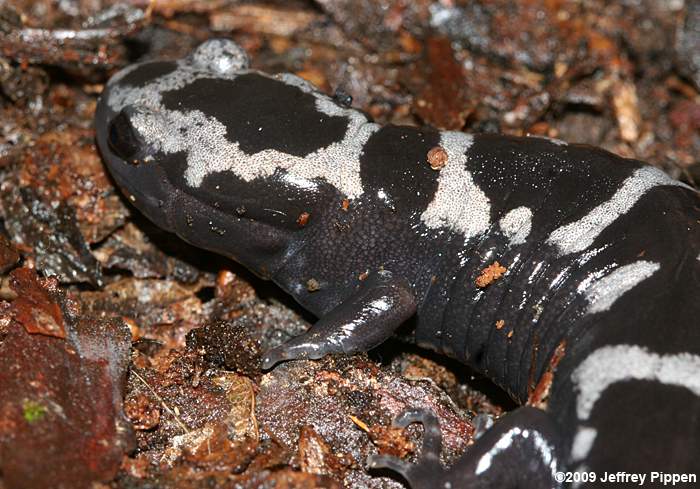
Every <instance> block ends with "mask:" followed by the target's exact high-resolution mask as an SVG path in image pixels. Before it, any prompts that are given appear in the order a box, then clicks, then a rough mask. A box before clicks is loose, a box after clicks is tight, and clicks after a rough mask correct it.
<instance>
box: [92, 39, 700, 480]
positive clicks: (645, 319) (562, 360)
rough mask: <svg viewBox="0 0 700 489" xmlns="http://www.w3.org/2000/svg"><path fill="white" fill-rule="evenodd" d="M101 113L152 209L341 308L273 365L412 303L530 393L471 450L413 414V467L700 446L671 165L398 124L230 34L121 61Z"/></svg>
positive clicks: (691, 231)
mask: <svg viewBox="0 0 700 489" xmlns="http://www.w3.org/2000/svg"><path fill="white" fill-rule="evenodd" d="M96 128H97V142H98V145H99V148H100V150H101V152H102V155H103V157H104V160H105V162H106V164H107V166H108V167H109V170H110V171H111V173H112V175H113V176H114V179H115V180H116V182H117V183H118V185H119V186H120V187H121V188H122V189H123V190H124V192H125V193H126V194H127V195H128V196H129V197H130V199H131V200H132V201H133V203H134V205H135V206H136V207H137V208H139V209H140V210H141V211H142V212H144V213H145V214H146V215H147V216H148V217H149V218H150V219H152V220H153V221H154V222H156V223H157V224H158V225H159V226H161V227H163V228H164V229H167V230H169V231H172V232H174V233H176V234H177V235H178V236H180V237H181V238H183V239H184V240H186V241H188V242H190V243H192V244H194V245H196V246H200V247H202V248H206V249H208V250H213V251H215V252H218V253H221V254H223V255H226V256H229V257H231V258H233V259H235V260H237V261H238V262H240V263H242V264H243V265H245V266H246V267H248V268H249V269H251V270H252V271H253V272H255V273H256V274H258V275H260V276H262V277H264V278H268V279H271V280H273V281H274V282H276V283H277V284H278V285H279V286H280V287H281V288H282V289H284V290H285V291H287V292H288V293H290V294H291V295H292V296H293V297H294V298H295V299H296V300H297V301H298V302H299V303H300V304H302V305H303V306H304V307H305V308H307V309H308V310H309V311H311V312H312V313H314V314H316V315H317V316H318V317H319V318H320V319H319V321H318V322H317V323H316V324H315V325H314V326H312V327H311V329H310V330H309V331H308V332H307V333H305V334H303V335H301V336H299V337H297V338H294V339H292V340H291V341H289V342H288V343H286V344H284V345H282V346H280V347H278V348H275V349H273V350H271V351H270V352H268V353H267V354H266V356H265V359H264V366H265V367H266V368H270V367H272V366H273V365H274V364H275V363H277V362H279V361H282V360H287V359H294V358H312V359H316V358H320V357H322V356H324V355H326V354H334V353H354V352H359V351H365V350H368V349H371V348H372V347H374V346H377V345H378V344H380V343H381V342H383V341H384V340H385V339H386V338H388V337H389V336H391V335H392V334H393V333H394V332H395V330H396V329H397V328H398V327H399V326H400V325H402V324H404V323H406V322H410V323H411V327H412V331H413V336H414V337H415V341H416V342H417V343H418V344H419V345H423V346H426V347H429V348H432V349H435V350H437V351H439V352H442V353H444V354H446V355H449V356H451V357H454V358H456V359H458V360H460V361H462V362H465V363H468V364H469V365H471V366H472V367H473V368H475V369H477V370H478V371H480V372H483V373H484V374H485V375H487V376H488V377H489V378H491V379H492V380H493V381H494V382H496V383H497V384H498V385H500V386H502V387H503V388H504V389H505V390H506V391H507V392H509V393H510V395H511V396H513V397H514V398H515V399H517V400H518V401H519V402H520V403H521V404H523V407H520V408H518V409H517V410H515V411H514V412H512V413H510V414H508V415H507V416H505V417H504V418H503V419H502V420H499V421H498V422H497V423H495V425H494V426H493V427H491V428H490V429H488V430H487V431H485V432H484V433H483V434H482V435H481V436H480V437H479V438H478V440H477V441H476V443H475V444H474V445H473V446H472V447H470V449H469V450H468V451H467V453H466V454H465V455H464V456H463V457H462V458H461V459H460V460H459V461H458V462H457V463H456V464H455V465H454V466H453V467H451V468H450V469H449V470H445V469H443V468H442V467H441V466H440V464H439V462H438V454H439V450H440V443H439V442H440V431H439V427H438V426H437V424H436V421H435V418H434V417H433V416H432V415H431V414H430V413H427V412H409V413H406V414H405V415H403V416H401V417H400V418H399V419H398V420H397V423H398V424H399V425H406V424H408V423H411V422H415V421H419V422H422V423H423V424H424V426H425V435H424V446H423V454H422V457H421V459H420V461H419V463H418V464H408V463H407V462H404V461H401V460H398V459H394V458H392V457H386V456H375V457H373V458H372V459H371V460H370V465H371V466H373V467H388V468H390V469H394V470H396V471H398V472H400V473H401V474H402V475H403V476H404V477H405V478H406V479H407V480H408V482H409V483H410V484H411V486H412V487H413V488H418V487H426V488H428V487H430V488H432V487H454V488H456V487H469V488H473V487H478V488H509V487H520V488H539V487H561V486H562V485H566V482H563V483H562V482H561V481H560V480H558V479H559V478H560V477H559V476H558V475H557V472H560V471H565V470H569V471H574V470H575V471H579V472H593V473H595V474H596V476H597V477H601V476H603V474H604V473H605V472H620V471H625V472H631V473H648V472H649V471H651V470H654V471H663V472H669V473H670V472H678V473H688V472H693V469H695V470H696V469H697V468H698V459H697V456H698V454H699V453H700V417H698V416H697V413H698V412H700V320H699V319H698V318H700V300H699V299H700V198H699V196H698V193H697V192H696V191H694V190H693V189H691V188H690V187H688V186H686V185H683V184H681V183H679V182H677V181H675V180H673V179H672V178H670V177H669V176H667V175H666V174H665V173H663V172H662V171H660V170H658V169H655V168H653V167H651V166H648V165H645V164H643V163H641V162H638V161H633V160H628V159H623V158H620V157H617V156H615V155H613V154H611V153H608V152H606V151H603V150H600V149H596V148H592V147H588V146H582V145H573V144H566V143H563V142H561V141H555V140H547V139H542V138H530V137H526V138H517V137H507V136H500V135H469V134H465V133H461V132H440V131H436V130H433V129H429V128H417V127H402V126H393V125H388V126H383V127H382V126H379V125H377V124H375V123H373V122H371V121H369V120H368V119H367V117H366V116H365V115H363V114H362V113H361V112H359V111H357V110H355V109H352V108H350V107H347V106H345V105H342V104H340V103H338V102H336V101H335V100H334V99H333V98H331V97H328V96H326V95H324V94H323V93H321V92H319V91H318V90H317V89H316V88H315V87H313V86H312V85H310V84H309V83H307V82H305V81H303V80H302V79H300V78H298V77H296V76H294V75H290V74H281V75H275V76H270V75H267V74H264V73H261V72H258V71H254V70H251V69H250V68H249V62H248V57H247V55H246V53H245V52H244V51H243V50H242V49H241V48H240V47H239V46H237V45H236V44H234V43H233V42H230V41H225V40H212V41H208V42H206V43H205V44H203V45H201V46H200V47H199V48H198V49H197V50H196V51H194V52H193V53H192V54H191V55H190V56H189V57H187V58H184V59H182V60H178V61H162V62H150V63H144V64H136V65H133V66H130V67H127V68H126V69H124V70H122V71H121V72H119V73H118V74H116V75H115V76H114V77H113V78H112V79H111V80H110V82H109V83H108V85H107V86H106V88H105V91H104V93H103V95H102V97H101V100H100V103H99V105H98V109H97V114H96ZM495 262H498V265H496V264H495ZM489 271H496V272H497V273H496V275H491V278H490V279H488V272H489ZM485 273H486V274H487V275H485ZM499 275H501V276H499ZM485 277H487V278H486V279H485ZM528 401H529V404H530V405H528ZM545 401H546V402H545ZM534 404H539V405H541V406H543V407H545V408H544V409H537V408H535V407H534V406H533V405H534ZM678 419H682V420H683V421H682V422H680V423H679V422H674V421H675V420H678ZM597 484H601V483H600V482H599V481H589V482H588V483H582V484H580V485H583V486H585V487H594V486H596V485H597Z"/></svg>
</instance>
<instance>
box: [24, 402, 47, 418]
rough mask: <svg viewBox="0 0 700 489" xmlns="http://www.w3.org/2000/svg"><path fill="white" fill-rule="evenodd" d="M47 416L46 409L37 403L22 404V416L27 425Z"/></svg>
mask: <svg viewBox="0 0 700 489" xmlns="http://www.w3.org/2000/svg"><path fill="white" fill-rule="evenodd" d="M45 415H46V408H45V407H44V406H42V405H41V404H39V403H38V402H35V401H24V403H23V404H22V416H24V419H25V420H26V421H27V423H36V422H37V421H39V420H41V419H42V418H43V417H44V416H45Z"/></svg>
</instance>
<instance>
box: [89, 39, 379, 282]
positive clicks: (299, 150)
mask: <svg viewBox="0 0 700 489" xmlns="http://www.w3.org/2000/svg"><path fill="white" fill-rule="evenodd" d="M319 107H320V108H321V109H319ZM357 114H358V113H357V112H355V111H352V110H350V109H347V108H341V107H338V106H336V105H334V104H333V102H332V101H331V99H330V98H328V97H326V96H325V95H323V94H321V93H320V92H318V91H316V89H315V88H314V87H313V86H311V85H309V84H308V83H306V82H304V81H303V80H301V79H299V78H297V77H295V76H293V75H279V76H274V77H272V76H268V75H265V74H263V73H260V72H257V71H254V70H250V69H249V60H248V56H247V54H246V53H245V51H243V49H242V48H241V47H240V46H238V45H237V44H235V43H233V42H232V41H227V40H221V39H215V40H210V41H207V42H205V43H204V44H202V45H201V46H200V47H198V48H197V49H196V50H195V51H194V52H193V53H192V54H191V55H189V56H188V57H186V58H183V59H181V60H178V61H156V62H146V63H140V64H136V65H132V66H129V67H127V68H125V69H124V70H122V71H120V72H119V73H117V74H116V75H115V76H114V77H113V78H112V79H111V80H110V81H109V83H108V84H107V86H106V87H105V90H104V92H103V94H102V96H101V99H100V102H99V104H98V107H97V112H96V116H95V124H96V131H97V143H98V146H99V149H100V151H101V153H102V156H103V158H104V160H105V162H106V164H107V167H108V168H109V170H110V172H111V173H112V175H113V176H114V179H115V180H116V182H117V184H118V185H119V186H120V187H121V188H122V189H123V190H124V192H125V193H126V194H127V195H128V196H129V198H130V200H131V201H132V202H133V203H134V205H135V206H136V207H137V208H139V210H141V211H142V212H144V213H145V214H146V215H147V216H148V217H149V218H150V219H151V220H153V221H154V222H155V223H156V224H158V225H159V226H161V227H163V228H165V229H167V230H169V231H173V232H176V233H177V234H178V235H180V236H181V237H182V238H184V239H185V240H187V241H190V242H192V243H193V244H195V245H197V246H201V247H204V248H208V249H212V250H214V251H217V252H219V253H222V254H224V255H227V256H231V257H233V258H234V259H236V260H238V261H240V262H241V263H243V264H245V265H246V266H248V267H249V268H251V269H252V270H253V271H256V272H258V273H260V274H261V275H267V271H266V270H269V268H270V261H271V260H272V261H274V259H275V258H271V257H273V256H274V257H278V256H280V255H284V254H285V253H289V252H290V249H289V244H290V243H289V242H290V239H291V236H292V235H295V234H297V233H300V232H301V231H302V229H301V228H303V227H304V225H305V224H306V223H305V222H302V223H301V225H300V216H304V215H307V217H308V215H314V214H315V213H316V212H317V211H318V210H319V208H320V206H321V204H322V202H323V201H324V200H327V199H328V197H329V194H328V190H329V188H330V189H331V190H333V192H336V193H337V189H336V188H335V187H333V186H332V185H328V183H329V182H328V180H332V178H331V179H329V178H326V177H327V175H328V174H329V173H328V168H327V167H328V165H327V162H328V161H331V162H332V163H334V161H332V158H330V159H329V157H328V155H327V154H326V153H327V152H328V151H330V150H329V148H334V147H336V146H337V145H336V144H334V143H336V142H337V141H339V140H342V139H343V136H344V135H345V134H346V132H348V126H349V125H350V124H351V123H352V122H353V121H354V122H355V123H362V122H366V119H364V118H362V120H359V119H358V116H357ZM353 117H354V119H353ZM324 152H326V153H324ZM331 156H332V155H331ZM340 171H342V170H340ZM331 173H332V172H331ZM341 177H342V176H341ZM324 178H325V180H326V181H325V182H324V181H323V180H324ZM303 220H304V219H303V218H302V221H303ZM261 260H263V261H266V265H265V266H264V267H262V265H260V264H259V263H258V262H259V261H261ZM263 268H264V270H263Z"/></svg>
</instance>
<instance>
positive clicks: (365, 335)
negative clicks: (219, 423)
mask: <svg viewBox="0 0 700 489" xmlns="http://www.w3.org/2000/svg"><path fill="white" fill-rule="evenodd" d="M415 312H416V300H415V297H414V295H413V291H412V290H411V288H410V286H409V284H408V282H406V280H404V279H403V278H401V277H396V276H394V275H393V274H392V273H391V272H390V271H388V270H381V271H378V272H375V273H373V274H372V275H370V276H369V277H367V279H365V280H364V281H363V282H362V285H361V286H360V288H359V290H358V291H357V292H355V293H354V294H353V295H352V296H350V297H349V298H348V299H347V300H346V301H345V302H343V303H342V304H340V305H338V306H337V307H336V308H335V309H333V310H332V311H331V312H330V313H328V314H327V315H326V316H324V317H323V318H321V319H320V320H319V321H318V322H317V323H316V324H314V325H313V326H312V327H311V328H309V330H308V331H307V332H306V333H304V334H302V335H300V336H297V337H296V338H292V339H291V340H289V341H288V342H286V343H284V344H283V345H280V346H278V347H277V348H273V349H272V350H270V351H268V352H267V353H266V354H265V356H264V358H263V363H262V367H263V369H269V368H272V367H273V366H274V365H275V364H277V363H279V362H281V361H284V360H293V359H298V358H310V359H314V360H315V359H319V358H322V357H323V356H325V355H328V354H330V353H344V354H353V353H358V352H363V351H367V350H371V349H372V348H374V347H376V346H378V345H380V344H381V343H383V342H384V341H385V340H386V339H387V338H389V337H390V336H391V335H392V334H393V333H394V331H396V329H397V328H398V327H399V326H400V325H401V324H402V323H403V322H404V321H406V320H407V319H408V318H410V317H411V316H413V314H415Z"/></svg>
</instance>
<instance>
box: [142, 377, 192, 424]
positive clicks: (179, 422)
mask: <svg viewBox="0 0 700 489" xmlns="http://www.w3.org/2000/svg"><path fill="white" fill-rule="evenodd" d="M131 373H132V374H134V375H135V376H136V378H137V379H139V380H140V381H141V382H142V383H143V385H145V386H146V388H148V390H149V391H151V394H153V396H155V398H156V399H158V401H159V402H160V404H161V405H162V406H163V408H164V409H165V410H166V411H167V412H169V413H170V414H171V415H172V416H173V418H175V421H177V424H179V425H180V428H182V431H184V432H185V433H189V432H190V430H189V429H187V426H186V425H185V423H183V422H182V420H181V419H180V417H179V416H178V415H177V413H175V411H173V410H172V409H170V406H168V405H167V404H166V403H165V401H164V400H163V398H162V397H160V396H159V395H158V393H157V392H156V391H155V390H154V389H153V387H151V386H150V385H149V384H148V382H146V379H144V378H143V377H141V376H140V375H139V374H138V373H137V372H136V370H133V369H132V370H131Z"/></svg>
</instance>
